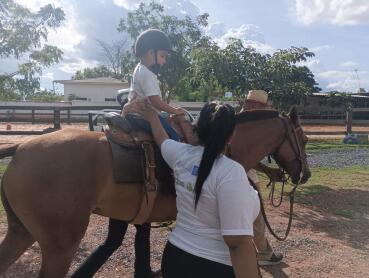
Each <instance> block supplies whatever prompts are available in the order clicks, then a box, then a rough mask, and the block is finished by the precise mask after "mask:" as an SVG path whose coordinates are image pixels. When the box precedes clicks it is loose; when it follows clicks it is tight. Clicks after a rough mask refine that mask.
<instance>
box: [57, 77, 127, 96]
mask: <svg viewBox="0 0 369 278" xmlns="http://www.w3.org/2000/svg"><path fill="white" fill-rule="evenodd" d="M54 82H55V83H60V84H63V85H64V100H65V101H87V102H115V101H116V96H117V92H118V90H120V89H125V88H129V84H128V82H123V81H121V80H118V79H115V78H112V77H100V78H90V79H83V80H55V81H54Z"/></svg>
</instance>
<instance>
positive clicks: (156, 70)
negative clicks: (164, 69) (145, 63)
mask: <svg viewBox="0 0 369 278" xmlns="http://www.w3.org/2000/svg"><path fill="white" fill-rule="evenodd" d="M150 69H151V71H152V72H153V73H155V74H156V75H158V74H159V73H160V69H161V66H160V65H159V64H155V65H152V66H151V68H150Z"/></svg>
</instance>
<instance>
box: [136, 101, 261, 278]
mask: <svg viewBox="0 0 369 278" xmlns="http://www.w3.org/2000/svg"><path fill="white" fill-rule="evenodd" d="M147 105H149V104H147ZM144 110H145V111H143V112H142V113H141V114H143V115H144V117H145V118H146V119H147V120H148V121H149V122H150V125H151V128H152V131H153V135H154V139H155V141H156V143H157V144H158V145H159V146H160V148H161V152H162V155H163V157H164V159H165V161H166V162H167V163H168V165H169V166H170V167H171V168H172V169H173V173H174V177H175V181H176V182H175V188H176V194H177V199H176V202H177V210H178V213H177V222H176V227H175V229H174V230H173V232H172V233H171V234H170V236H169V241H168V243H167V245H166V247H165V250H164V254H163V260H162V274H163V277H164V278H200V277H201V278H205V277H224V278H228V277H237V278H240V277H242V278H243V277H257V276H258V267H257V263H256V254H255V249H254V246H253V243H252V237H253V222H254V220H255V218H256V217H257V215H258V213H259V209H260V208H259V201H258V197H257V193H256V191H255V190H254V189H252V187H251V186H250V184H249V182H248V179H247V176H246V173H245V170H244V168H243V167H242V166H241V165H240V164H239V163H237V162H235V161H233V160H231V159H229V158H227V157H226V156H225V155H224V151H225V149H226V145H227V143H228V142H229V141H230V140H231V138H232V135H233V132H234V127H235V112H234V109H233V108H232V107H231V106H230V105H227V104H224V105H220V104H217V103H207V104H205V106H204V107H203V108H202V110H201V112H200V116H199V119H198V122H197V133H198V136H199V140H200V146H192V145H188V144H184V143H179V142H176V141H173V140H171V139H169V138H168V135H167V133H166V132H165V131H164V129H163V128H162V126H161V124H160V120H159V118H158V116H157V113H156V112H155V111H154V110H153V109H151V108H150V107H147V108H146V109H144Z"/></svg>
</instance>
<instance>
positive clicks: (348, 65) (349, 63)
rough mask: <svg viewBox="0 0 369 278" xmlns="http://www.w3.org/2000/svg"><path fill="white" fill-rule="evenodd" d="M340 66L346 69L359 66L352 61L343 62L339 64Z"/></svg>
mask: <svg viewBox="0 0 369 278" xmlns="http://www.w3.org/2000/svg"><path fill="white" fill-rule="evenodd" d="M340 66H341V67H346V68H353V67H357V66H359V64H358V63H356V62H354V61H347V62H344V63H342V64H340Z"/></svg>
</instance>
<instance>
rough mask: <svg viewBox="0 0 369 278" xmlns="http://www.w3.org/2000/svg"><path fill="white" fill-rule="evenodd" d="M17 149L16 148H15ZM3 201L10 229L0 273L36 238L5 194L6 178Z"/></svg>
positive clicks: (0, 255) (2, 246)
mask: <svg viewBox="0 0 369 278" xmlns="http://www.w3.org/2000/svg"><path fill="white" fill-rule="evenodd" d="M14 150H15V149H14ZM0 194H1V202H2V203H3V206H4V209H5V212H6V215H7V219H8V231H7V233H6V236H5V238H4V240H3V241H2V242H1V244H0V274H1V273H3V272H5V271H6V270H7V269H8V267H9V266H10V265H12V264H13V263H14V262H15V261H16V260H17V259H18V258H19V257H20V256H21V255H22V254H23V253H24V251H25V250H26V249H27V248H28V247H29V246H31V245H32V244H33V243H34V242H35V240H34V239H33V237H32V235H31V234H30V232H29V231H28V230H27V228H26V227H25V226H24V225H23V223H22V222H21V221H20V219H19V218H18V217H17V215H16V214H15V212H14V211H13V209H12V208H11V206H10V204H9V201H8V199H7V197H6V195H5V190H4V178H2V180H1V193H0Z"/></svg>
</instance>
